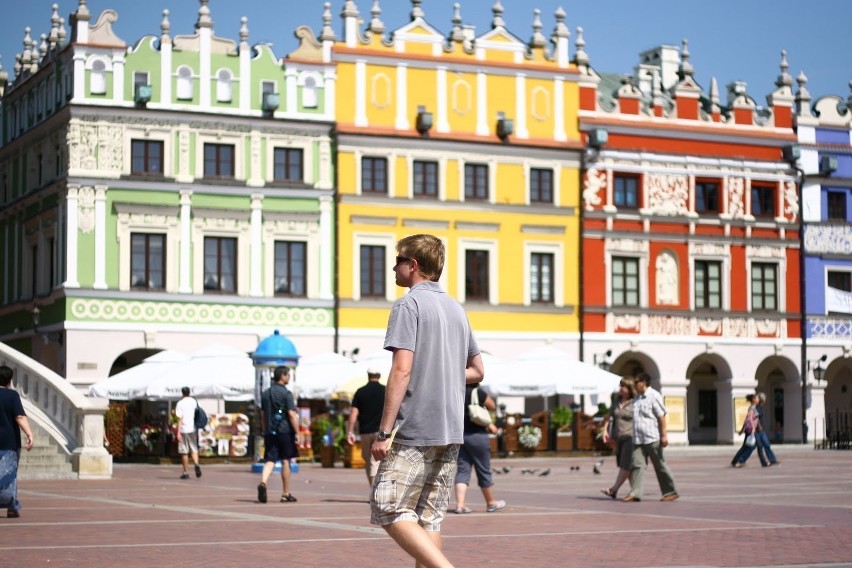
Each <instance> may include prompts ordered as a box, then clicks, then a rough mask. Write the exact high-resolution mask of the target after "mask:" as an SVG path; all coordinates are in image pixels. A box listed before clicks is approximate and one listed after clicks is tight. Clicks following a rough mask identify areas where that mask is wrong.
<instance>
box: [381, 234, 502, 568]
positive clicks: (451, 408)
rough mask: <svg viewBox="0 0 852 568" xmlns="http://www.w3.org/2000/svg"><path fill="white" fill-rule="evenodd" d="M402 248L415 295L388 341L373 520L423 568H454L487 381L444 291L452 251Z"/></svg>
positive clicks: (430, 242)
mask: <svg viewBox="0 0 852 568" xmlns="http://www.w3.org/2000/svg"><path fill="white" fill-rule="evenodd" d="M396 250H397V257H396V262H395V263H394V266H393V271H394V274H395V280H396V284H397V286H401V287H403V288H409V292H408V293H407V294H406V295H405V296H403V297H402V298H400V299H398V300H397V301H396V302H394V305H393V307H392V308H391V313H390V317H389V318H388V328H387V333H386V335H385V342H384V347H385V349H387V350H389V351H392V352H393V359H392V364H391V371H390V375H389V376H388V384H387V393H386V396H385V405H384V410H383V412H382V419H381V422H380V423H379V432H378V433H377V434H376V441H375V442H374V443H373V449H372V453H373V457H374V458H376V459H378V460H381V464H380V465H379V471H378V473H377V475H376V479H375V482H374V483H373V493H372V498H371V499H370V508H371V515H370V521H371V522H372V523H373V524H376V525H381V526H382V527H383V528H384V529H385V531H387V533H388V535H390V537H391V538H392V539H393V540H394V541H395V542H396V543H397V544H398V545H399V546H400V548H402V549H403V550H404V551H405V552H407V553H408V554H409V555H411V556H412V557H413V558H414V559H415V563H416V564H415V565H416V566H428V567H430V568H447V567H450V568H451V567H452V564H451V563H450V561H449V560H448V559H447V557H446V556H445V555H444V553H443V552H442V550H441V532H440V530H441V521H443V519H444V516H445V514H446V511H447V507H448V505H449V500H450V492H451V489H452V485H453V481H454V479H455V472H456V460H457V458H458V454H459V446H460V445H461V444H462V443H463V442H464V438H463V431H464V414H463V412H464V408H463V407H464V395H465V384H466V383H479V382H481V381H482V378H483V376H484V373H485V371H484V369H483V366H482V357H481V356H480V351H479V346H478V345H477V343H476V338H475V337H474V334H473V332H472V330H471V328H470V323H469V322H468V320H467V316H466V315H465V313H464V310H463V309H462V307H461V305H460V304H459V303H458V302H457V301H456V300H454V299H452V298H450V296H449V295H447V293H446V292H444V291H443V290H442V289H441V287H440V286H439V285H438V279H439V278H440V277H441V272H442V271H443V268H444V258H445V253H444V244H443V243H442V242H441V240H440V239H439V238H437V237H435V236H433V235H423V234H421V235H411V236H408V237H405V238H403V239H401V240H399V241H398V242H397V245H396Z"/></svg>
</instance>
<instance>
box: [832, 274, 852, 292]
mask: <svg viewBox="0 0 852 568" xmlns="http://www.w3.org/2000/svg"><path fill="white" fill-rule="evenodd" d="M828 285H829V287H831V288H836V289H837V290H841V291H843V292H852V272H840V271H837V270H829V271H828Z"/></svg>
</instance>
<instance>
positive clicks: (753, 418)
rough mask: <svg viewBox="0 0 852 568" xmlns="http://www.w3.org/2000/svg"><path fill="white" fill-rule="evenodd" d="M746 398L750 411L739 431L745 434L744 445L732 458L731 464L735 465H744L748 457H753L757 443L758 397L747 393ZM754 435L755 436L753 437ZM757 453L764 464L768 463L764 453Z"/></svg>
mask: <svg viewBox="0 0 852 568" xmlns="http://www.w3.org/2000/svg"><path fill="white" fill-rule="evenodd" d="M745 398H746V400H747V401H748V411H747V412H746V417H745V420H743V426H742V428H740V431H739V434H741V435H743V445H742V446H740V449H739V450H737V453H736V454H734V459H732V460H731V465H732V466H734V467H743V466H744V465H745V462H747V461H748V458H750V457H751V453H752V452H753V451H754V447H755V446H756V445H757V436H756V435H755V430H756V428H757V427H758V423H759V422H760V418H759V417H758V414H757V406H756V404H755V402H756V399H757V397H756V396H755V395H753V394H747V395H746V397H745ZM752 436H754V437H753V438H752ZM750 440H751V441H753V442H754V443H752V444H751V445H749V441H750ZM757 455H758V457H759V458H760V463H761V464H763V465H764V466H765V465H767V464H766V462H765V461H764V459H765V458H764V457H763V455H762V454H760V453H758V454H757Z"/></svg>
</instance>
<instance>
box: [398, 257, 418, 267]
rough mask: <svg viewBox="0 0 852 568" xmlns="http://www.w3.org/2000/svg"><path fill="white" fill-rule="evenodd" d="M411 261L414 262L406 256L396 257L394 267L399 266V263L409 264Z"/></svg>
mask: <svg viewBox="0 0 852 568" xmlns="http://www.w3.org/2000/svg"><path fill="white" fill-rule="evenodd" d="M412 260H414V259H413V258H409V257H407V256H398V257H396V264H394V266H396V265H397V264H399V263H400V262H410V261H412Z"/></svg>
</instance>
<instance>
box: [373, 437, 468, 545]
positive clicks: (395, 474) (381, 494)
mask: <svg viewBox="0 0 852 568" xmlns="http://www.w3.org/2000/svg"><path fill="white" fill-rule="evenodd" d="M458 455H459V444H450V445H448V446H403V445H401V444H396V443H394V444H391V447H390V449H389V450H388V455H387V457H385V459H384V460H382V463H381V465H380V466H379V473H378V475H377V476H376V480H375V482H374V483H373V495H372V498H371V499H370V511H371V515H370V522H371V523H373V524H374V525H382V526H385V525H390V524H393V523H396V522H399V521H411V522H414V523H418V524H420V526H421V527H423V529H424V530H426V531H429V532H438V531H440V530H441V521H443V520H444V515H445V514H446V512H447V507H448V506H449V504H450V491H451V489H452V488H453V486H454V484H455V477H456V460H457V459H458Z"/></svg>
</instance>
